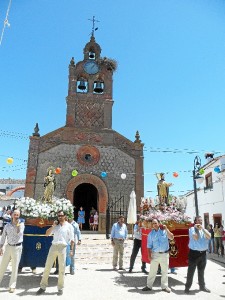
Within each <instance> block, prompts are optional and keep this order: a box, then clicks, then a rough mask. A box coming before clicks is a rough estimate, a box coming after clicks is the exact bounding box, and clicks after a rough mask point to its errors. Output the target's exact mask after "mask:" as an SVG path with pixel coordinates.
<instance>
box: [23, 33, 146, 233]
mask: <svg viewBox="0 0 225 300" xmlns="http://www.w3.org/2000/svg"><path fill="white" fill-rule="evenodd" d="M83 54H84V58H83V60H82V61H79V62H78V63H75V61H74V58H72V59H71V61H70V64H69V85H68V96H67V97H66V103H67V111H66V124H65V126H64V127H61V128H58V129H56V130H54V131H52V132H50V133H47V134H45V135H43V136H40V134H39V128H38V124H36V127H35V132H34V133H33V135H32V136H31V137H30V145H29V156H28V166H27V174H26V185H25V196H26V197H31V198H34V199H36V200H41V199H42V196H43V191H44V186H43V182H44V177H45V176H46V173H47V169H48V168H49V167H50V166H53V167H54V168H60V170H61V172H60V174H56V175H55V178H56V189H55V192H54V196H56V197H58V198H63V197H64V198H67V199H69V200H70V201H71V203H72V204H73V205H74V206H75V219H76V216H77V211H78V210H79V208H80V207H81V206H82V207H83V209H84V211H85V212H86V223H88V219H89V215H90V211H91V208H92V207H94V208H95V209H96V210H97V211H98V213H99V232H104V231H105V226H106V209H107V206H108V205H109V204H110V203H112V201H113V200H114V199H116V198H118V197H120V196H121V195H122V196H123V197H124V199H125V202H126V204H127V206H128V204H129V201H130V193H131V191H132V190H134V191H135V193H136V197H137V205H139V203H140V200H141V197H143V196H144V176H143V144H142V143H141V141H140V137H139V133H138V132H137V133H136V135H135V140H134V142H132V141H130V140H129V139H127V138H126V137H124V136H123V135H121V134H119V133H118V132H116V131H114V130H113V129H112V107H113V103H114V101H113V72H114V71H115V69H116V62H115V61H113V60H111V59H107V58H106V57H104V58H102V57H101V48H100V46H99V44H97V43H96V41H95V37H94V35H93V34H92V35H91V38H90V41H89V42H88V43H87V44H86V45H85V47H84V50H83ZM121 174H123V175H122V176H121Z"/></svg>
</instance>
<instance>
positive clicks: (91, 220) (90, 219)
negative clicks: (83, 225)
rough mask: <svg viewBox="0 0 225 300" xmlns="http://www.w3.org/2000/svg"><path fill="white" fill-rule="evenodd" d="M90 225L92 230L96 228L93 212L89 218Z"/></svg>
mask: <svg viewBox="0 0 225 300" xmlns="http://www.w3.org/2000/svg"><path fill="white" fill-rule="evenodd" d="M89 225H90V230H91V229H92V230H94V215H93V214H91V215H90V218H89Z"/></svg>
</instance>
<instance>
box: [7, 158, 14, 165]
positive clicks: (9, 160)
mask: <svg viewBox="0 0 225 300" xmlns="http://www.w3.org/2000/svg"><path fill="white" fill-rule="evenodd" d="M6 162H7V164H9V165H11V164H12V163H13V158H12V157H8V158H7V160H6Z"/></svg>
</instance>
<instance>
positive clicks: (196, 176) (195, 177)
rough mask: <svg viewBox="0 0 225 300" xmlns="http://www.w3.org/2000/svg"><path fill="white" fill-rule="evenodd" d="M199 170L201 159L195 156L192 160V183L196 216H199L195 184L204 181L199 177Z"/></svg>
mask: <svg viewBox="0 0 225 300" xmlns="http://www.w3.org/2000/svg"><path fill="white" fill-rule="evenodd" d="M200 169H201V158H200V157H199V156H195V159H194V170H193V183H194V195H195V213H196V216H198V215H199V210H198V194H197V184H196V182H197V183H198V184H201V183H202V182H203V180H204V177H202V176H200V174H199V170H200Z"/></svg>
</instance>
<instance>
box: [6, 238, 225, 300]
mask: <svg viewBox="0 0 225 300" xmlns="http://www.w3.org/2000/svg"><path fill="white" fill-rule="evenodd" d="M132 243H133V241H132V240H128V241H127V243H126V248H125V259H124V267H125V268H126V271H112V266H111V261H112V247H111V243H110V240H106V239H105V235H97V234H83V240H82V244H81V245H80V246H78V248H77V259H76V273H75V275H74V276H72V275H70V274H69V272H68V271H69V270H68V269H67V271H66V279H65V289H64V294H63V296H57V295H56V293H57V288H56V284H57V275H53V274H52V275H51V276H50V279H49V287H48V288H47V290H46V293H45V294H44V296H36V295H35V292H36V291H37V289H38V288H39V283H40V280H41V274H42V271H43V269H42V268H38V269H37V274H36V275H33V274H32V273H31V271H30V269H29V268H24V269H23V272H22V273H21V274H19V277H18V281H17V289H16V292H15V294H9V293H8V289H7V287H8V281H9V278H8V276H9V274H8V273H6V275H5V277H4V279H3V282H2V284H1V288H0V299H18V297H21V296H23V297H24V298H29V299H30V298H31V297H32V296H34V297H40V298H42V297H43V298H44V299H55V297H61V299H79V300H86V299H88V300H94V299H98V300H103V299H104V300H105V299H126V300H127V299H128V300H129V299H149V297H151V298H154V299H157V298H158V299H160V300H161V299H168V300H169V299H180V296H182V297H184V298H186V299H187V298H189V299H191V298H192V299H193V297H194V298H195V299H204V300H207V299H215V300H216V299H222V298H225V284H223V282H225V277H223V276H224V275H225V268H224V267H225V259H224V258H223V259H222V258H218V257H217V256H216V255H209V260H208V263H207V268H206V283H207V287H208V288H209V289H211V291H212V293H211V294H207V293H204V292H200V291H199V289H198V284H197V277H196V276H195V278H194V284H193V286H192V291H191V293H190V295H185V294H184V292H183V290H184V283H185V280H186V273H187V268H179V269H177V270H176V271H177V275H171V274H169V286H170V287H171V289H172V292H171V293H170V294H167V293H165V292H162V291H161V288H160V276H157V279H156V281H155V284H154V288H153V291H151V292H142V290H141V289H142V288H143V287H144V286H145V285H146V280H147V275H145V274H143V273H141V272H140V271H141V263H140V254H139V256H138V258H137V261H136V264H135V268H134V272H133V273H131V274H130V273H128V272H127V271H128V268H129V257H130V254H131V249H132ZM218 260H219V262H218ZM148 268H149V265H148ZM53 272H54V269H52V273H53Z"/></svg>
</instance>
